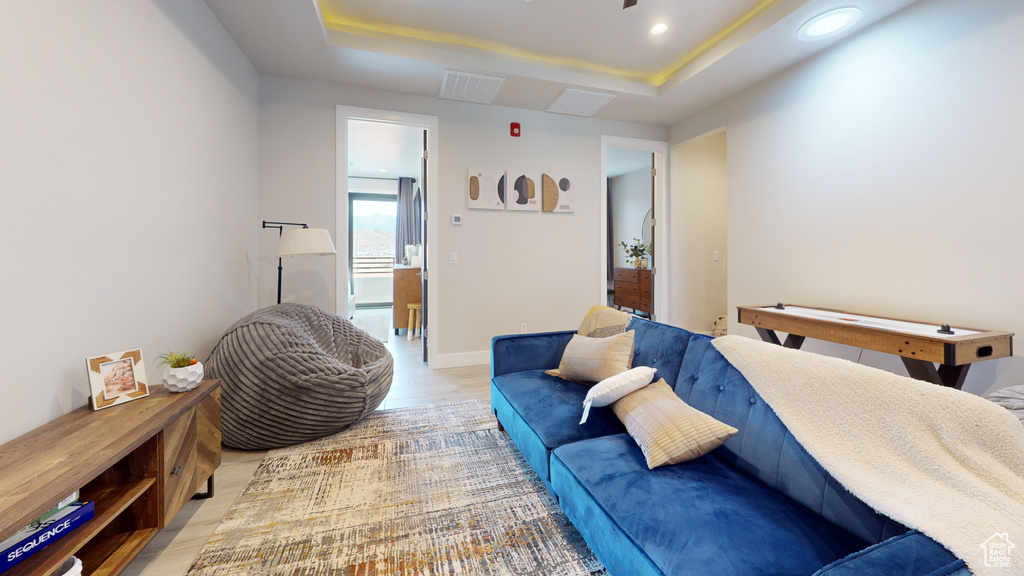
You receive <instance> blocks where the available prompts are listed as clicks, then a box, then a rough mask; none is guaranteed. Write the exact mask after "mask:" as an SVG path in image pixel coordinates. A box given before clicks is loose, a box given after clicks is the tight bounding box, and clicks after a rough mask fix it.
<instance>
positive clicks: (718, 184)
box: [669, 130, 729, 333]
mask: <svg viewBox="0 0 1024 576" xmlns="http://www.w3.org/2000/svg"><path fill="white" fill-rule="evenodd" d="M671 162H672V164H671V166H672V169H671V176H672V207H671V216H670V218H671V220H670V227H671V230H672V242H673V244H672V254H673V255H674V256H675V258H674V262H673V266H672V269H671V271H670V273H671V282H669V290H670V294H669V298H671V299H672V300H673V302H678V305H677V306H675V307H673V312H674V318H672V319H671V322H672V323H673V324H675V325H677V326H681V327H683V328H686V329H687V330H690V331H691V332H705V333H710V332H711V330H712V324H714V322H715V320H716V319H717V318H718V316H719V315H721V314H725V315H726V316H727V317H728V316H729V314H728V312H727V309H728V306H727V304H726V291H727V286H728V282H727V275H726V263H727V262H728V247H727V243H726V238H727V226H726V223H727V218H726V213H727V207H726V198H727V194H726V190H727V186H726V181H727V171H726V134H725V131H724V130H721V131H718V132H715V133H714V134H711V135H707V136H701V137H698V138H695V139H693V140H690V141H688V142H684V143H682V144H679V145H678V146H674V147H673V148H672V151H671ZM715 252H718V258H719V259H718V261H717V262H716V261H715V259H714V253H715Z"/></svg>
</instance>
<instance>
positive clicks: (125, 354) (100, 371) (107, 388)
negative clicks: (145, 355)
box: [85, 348, 149, 410]
mask: <svg viewBox="0 0 1024 576" xmlns="http://www.w3.org/2000/svg"><path fill="white" fill-rule="evenodd" d="M85 363H86V368H87V370H88V372H89V388H90V389H91V391H92V393H91V394H90V396H89V404H90V405H91V406H92V409H93V410H102V409H104V408H110V407H111V406H117V405H118V404H124V403H125V402H131V401H132V400H137V399H139V398H144V397H146V396H149V385H147V384H146V380H147V378H146V365H145V362H143V360H142V350H141V349H139V348H135V349H132V350H122V351H120V352H114V353H112V354H105V355H103V356H95V357H93V358H88V359H86V361H85Z"/></svg>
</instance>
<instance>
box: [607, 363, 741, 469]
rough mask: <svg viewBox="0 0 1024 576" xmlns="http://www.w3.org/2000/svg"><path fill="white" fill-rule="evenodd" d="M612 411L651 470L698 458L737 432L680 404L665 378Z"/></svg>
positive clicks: (641, 390) (616, 404)
mask: <svg viewBox="0 0 1024 576" xmlns="http://www.w3.org/2000/svg"><path fill="white" fill-rule="evenodd" d="M612 410H613V411H614V412H615V415H616V416H618V417H619V420H621V421H622V423H623V424H625V425H626V430H627V431H628V432H629V435H630V436H632V437H633V440H635V441H636V443H637V444H638V445H639V446H640V450H642V451H643V453H644V458H646V459H647V467H648V468H650V469H651V470H653V469H655V468H657V467H658V466H664V465H665V464H679V463H680V462H686V461H687V460H693V459H694V458H699V457H700V456H703V455H705V454H707V453H708V452H710V451H712V450H714V449H715V448H718V447H719V446H721V445H722V443H723V442H725V441H726V440H728V439H729V438H731V437H732V436H733V434H736V432H738V430H736V429H735V428H733V427H732V426H729V425H728V424H723V423H721V422H719V421H718V420H715V419H714V418H712V417H711V416H708V415H707V414H705V413H703V412H701V411H700V410H697V409H696V408H693V407H692V406H690V405H689V404H687V403H686V402H683V400H682V399H681V398H680V397H679V396H676V393H675V392H673V391H672V388H669V385H668V384H666V383H665V380H664V379H661V380H658V381H657V382H655V383H654V384H650V385H648V386H645V387H643V388H641V389H639V390H637V391H636V392H633V393H632V394H629V395H628V396H625V397H624V398H622V399H621V400H619V401H618V402H616V403H614V404H612Z"/></svg>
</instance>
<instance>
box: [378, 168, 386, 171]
mask: <svg viewBox="0 0 1024 576" xmlns="http://www.w3.org/2000/svg"><path fill="white" fill-rule="evenodd" d="M379 170H380V171H381V172H387V170H386V169H384V168H380V169H379Z"/></svg>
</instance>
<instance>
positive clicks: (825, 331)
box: [737, 303, 1013, 389]
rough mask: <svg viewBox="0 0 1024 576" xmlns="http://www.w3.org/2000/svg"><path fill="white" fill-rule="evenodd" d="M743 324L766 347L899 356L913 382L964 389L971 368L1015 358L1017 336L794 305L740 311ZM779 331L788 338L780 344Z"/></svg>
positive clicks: (750, 307) (740, 307)
mask: <svg viewBox="0 0 1024 576" xmlns="http://www.w3.org/2000/svg"><path fill="white" fill-rule="evenodd" d="M737 308H738V311H739V321H740V324H747V325H750V326H753V327H754V328H756V329H757V333H758V334H759V335H760V336H761V339H762V340H764V341H765V342H771V343H773V344H778V345H780V346H785V347H787V348H800V347H801V346H802V345H803V343H804V339H805V338H815V339H818V340H826V341H828V342H837V343H839V344H846V345H849V346H855V347H857V348H864V349H866V350H874V351H876V352H886V353H889V354H896V355H898V356H900V357H901V358H902V359H903V364H904V365H905V366H906V367H907V371H908V372H909V373H910V376H911V377H913V378H916V379H918V380H924V381H926V382H932V383H935V384H941V385H943V386H949V387H951V388H957V389H960V388H961V387H962V386H963V384H964V379H965V378H966V377H967V370H968V369H969V368H970V367H971V364H973V363H975V362H980V361H982V360H992V359H994V358H1004V357H1007V356H1012V355H1013V333H1012V332H995V331H991V330H978V329H974V328H960V327H951V326H949V325H948V324H942V325H939V324H928V323H924V322H915V321H910V320H897V319H894V318H882V317H876V316H867V315H864V314H853V313H850V312H845V311H843V310H830V309H827V308H813V307H810V306H799V305H795V304H782V303H779V304H775V305H773V306H739V307H737ZM776 330H779V331H782V332H785V333H787V336H786V340H785V341H780V340H779V337H778V335H777V334H776V333H775V331H776Z"/></svg>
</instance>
